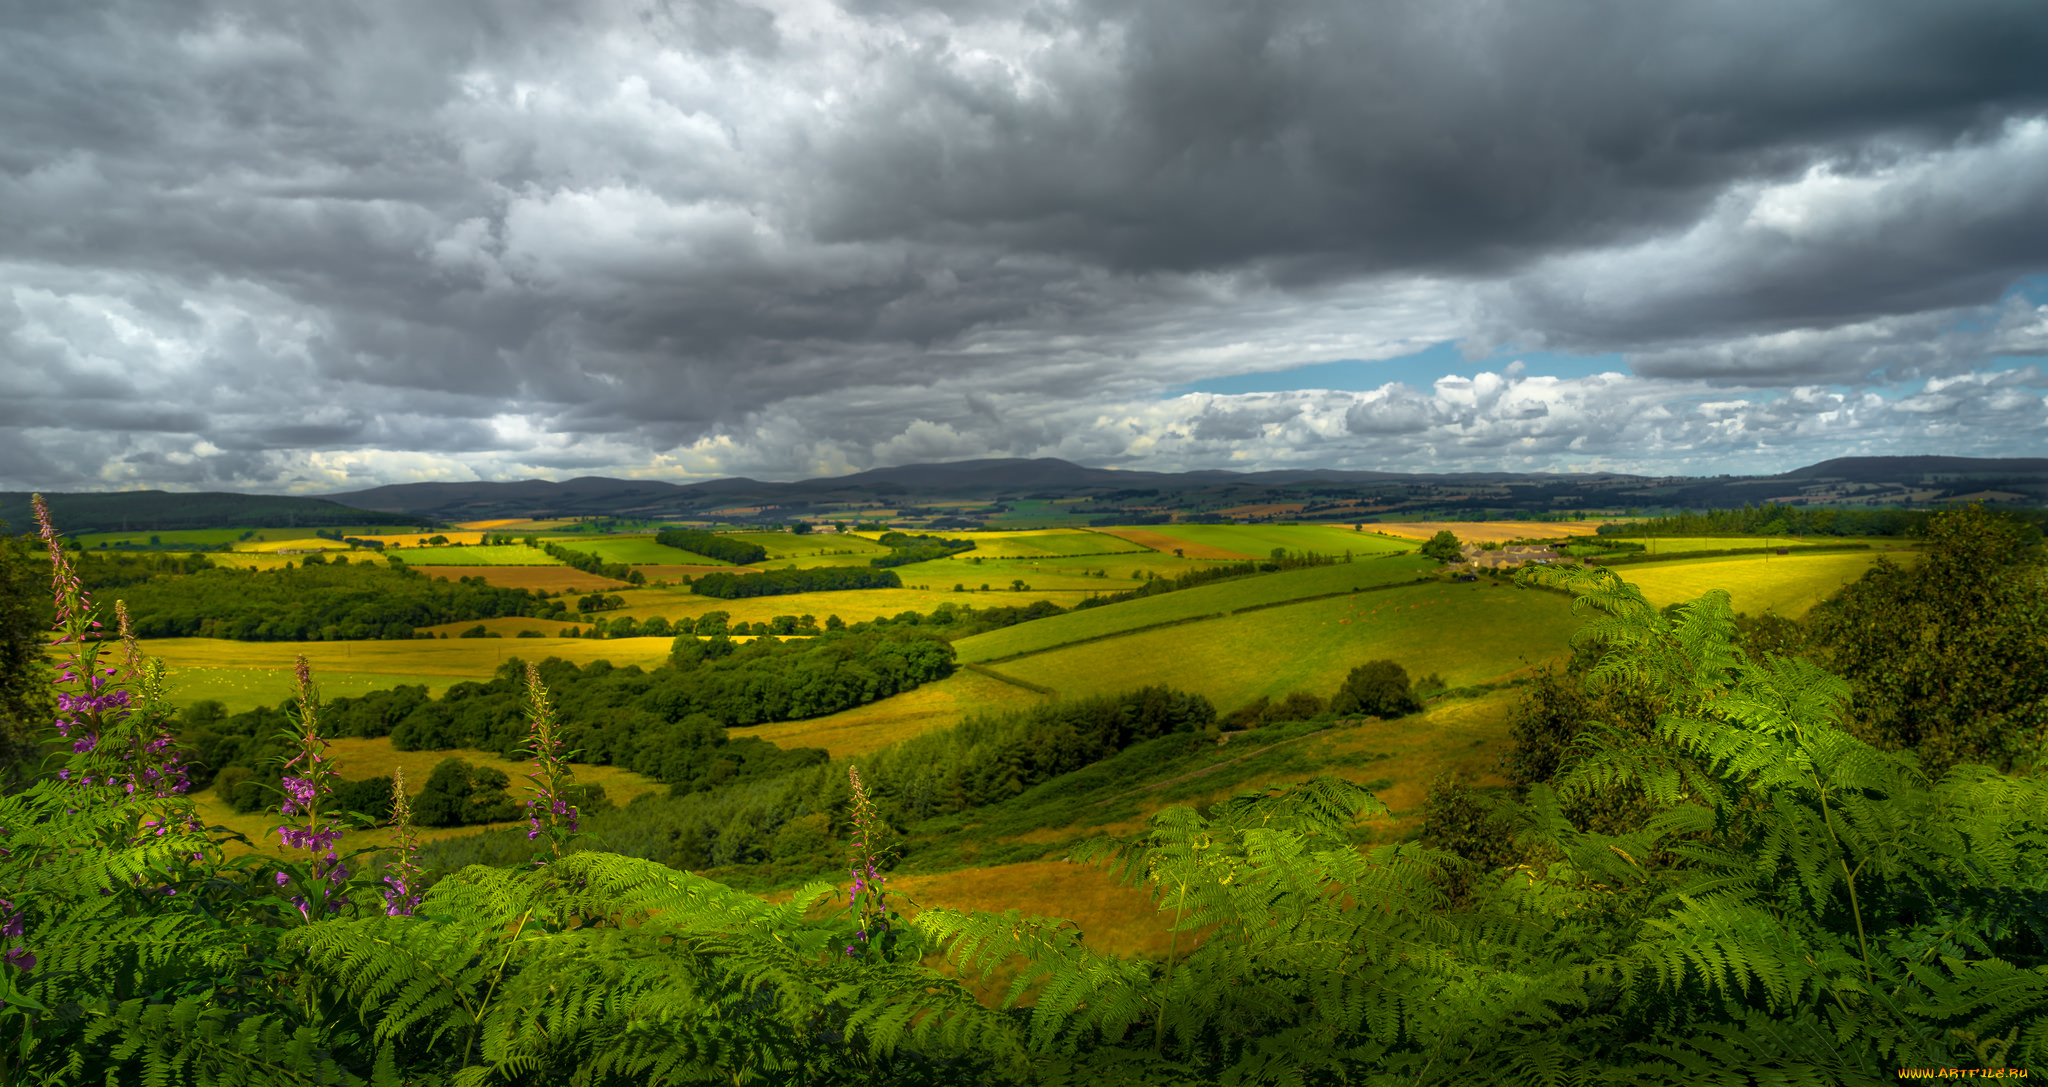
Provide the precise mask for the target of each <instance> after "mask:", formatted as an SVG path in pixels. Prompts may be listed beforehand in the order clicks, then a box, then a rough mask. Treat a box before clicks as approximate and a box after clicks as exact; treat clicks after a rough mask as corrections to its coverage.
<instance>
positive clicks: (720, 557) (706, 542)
mask: <svg viewBox="0 0 2048 1087" xmlns="http://www.w3.org/2000/svg"><path fill="white" fill-rule="evenodd" d="M654 542H655V543H658V544H660V545H661V546H663V547H673V548H676V549H677V550H680V551H688V552H690V553H691V554H693V555H702V556H703V557H705V558H707V559H713V560H716V561H718V562H729V563H732V564H733V565H734V566H752V565H753V564H755V563H757V562H760V561H761V560H762V559H765V558H767V557H768V549H767V548H765V547H762V546H761V545H760V544H756V543H748V542H747V541H745V540H739V539H734V538H733V537H731V536H721V535H719V534H717V533H715V532H699V531H697V530H695V529H687V528H670V529H663V530H662V531H660V532H657V533H655V534H654Z"/></svg>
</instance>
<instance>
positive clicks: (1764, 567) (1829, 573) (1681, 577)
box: [1614, 551, 1914, 619]
mask: <svg viewBox="0 0 2048 1087" xmlns="http://www.w3.org/2000/svg"><path fill="white" fill-rule="evenodd" d="M1880 555H1883V556H1887V557H1889V558H1891V559H1892V561H1894V562H1912V561H1914V553H1913V552H1910V551H1890V552H1886V551H1843V552H1833V553H1830V552H1825V551H1823V552H1819V553H1817V554H1816V553H1812V552H1809V553H1806V554H1798V553H1794V554H1791V555H1733V556H1729V557H1727V558H1717V559H1679V560H1678V561H1676V562H1646V563H1641V564H1635V563H1631V564H1629V565H1626V566H1617V567H1615V568H1614V571H1615V573H1618V574H1620V575H1621V578H1622V580H1623V581H1630V582H1634V583H1635V584H1636V586H1637V587H1639V588H1641V589H1642V590H1643V595H1644V596H1645V597H1648V598H1649V600H1650V603H1652V604H1655V605H1657V606H1658V607H1660V608H1661V607H1663V606H1665V605H1667V604H1674V603H1677V602H1679V601H1681V600H1692V599H1694V598H1696V597H1698V596H1699V595H1700V594H1701V593H1704V592H1706V591H1707V590H1709V589H1726V590H1728V595H1729V597H1730V598H1731V600H1732V602H1733V604H1734V607H1735V610H1736V611H1742V612H1748V613H1749V614H1751V615H1762V614H1764V613H1765V612H1775V613H1776V614H1778V615H1782V616H1784V617H1786V618H1788V619H1797V618H1800V617H1801V616H1804V615H1805V614H1806V613H1807V612H1808V611H1809V610H1811V609H1812V608H1813V606H1814V605H1815V604H1818V603H1820V602H1821V601H1822V600H1825V599H1827V598H1828V597H1830V596H1832V595H1834V593H1835V591H1836V590H1837V589H1840V588H1841V587H1842V586H1844V585H1847V584H1848V583H1850V582H1852V581H1854V580H1856V579H1857V578H1859V577H1862V576H1863V572H1864V571H1865V570H1868V569H1870V565H1871V564H1872V563H1874V562H1876V561H1877V559H1878V557H1879V556H1880Z"/></svg>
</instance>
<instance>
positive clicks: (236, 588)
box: [77, 552, 567, 642]
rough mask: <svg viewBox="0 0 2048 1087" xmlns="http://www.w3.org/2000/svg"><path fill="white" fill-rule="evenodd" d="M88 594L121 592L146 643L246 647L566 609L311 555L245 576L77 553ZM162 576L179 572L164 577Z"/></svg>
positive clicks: (475, 582) (522, 595)
mask: <svg viewBox="0 0 2048 1087" xmlns="http://www.w3.org/2000/svg"><path fill="white" fill-rule="evenodd" d="M77 558H78V559H79V560H80V570H81V574H82V580H84V582H85V584H86V585H87V587H88V588H92V589H111V588H115V587H118V588H119V589H120V590H121V592H120V595H121V597H122V598H124V599H125V600H126V601H127V603H128V611H129V614H130V615H132V616H133V617H134V622H135V632H136V634H137V635H138V636H139V637H143V638H195V637H196V638H226V639H232V640H235V641H244V642H276V641H338V640H354V639H365V638H374V639H385V640H391V639H406V638H412V637H415V636H417V628H419V627H427V626H435V625H438V624H441V623H454V622H461V621H464V620H471V619H494V618H499V617H503V616H528V617H533V618H540V619H560V618H562V617H564V616H565V615H566V614H567V608H566V607H565V606H564V604H563V603H562V602H561V601H560V600H549V599H545V598H544V597H543V596H542V595H541V594H537V593H535V592H533V591H530V590H527V589H507V588H501V587H498V586H494V585H488V584H485V583H484V582H483V581H482V579H481V578H467V577H465V578H462V579H461V580H460V581H457V582H451V581H448V580H447V579H445V578H436V577H431V576H427V575H424V574H421V573H420V572H419V571H416V570H413V569H411V568H409V567H406V566H404V565H402V564H398V563H396V562H385V563H375V562H371V561H369V560H368V559H365V560H363V561H360V562H353V563H352V562H349V561H348V557H347V556H345V555H340V556H335V557H334V558H333V559H327V558H325V557H323V556H320V555H308V556H306V557H305V558H304V559H303V560H302V561H301V562H300V563H299V564H298V565H296V566H286V567H285V568H283V569H276V570H247V569H237V568H234V567H223V566H214V565H212V564H211V563H207V562H205V560H204V559H200V558H197V557H194V558H190V559H183V560H180V559H176V558H174V557H172V556H165V555H149V556H144V555H106V556H101V555H98V554H95V553H91V552H87V553H83V554H81V555H79V556H77ZM161 573H176V574H177V575H178V576H173V577H161V576H157V575H158V574H161Z"/></svg>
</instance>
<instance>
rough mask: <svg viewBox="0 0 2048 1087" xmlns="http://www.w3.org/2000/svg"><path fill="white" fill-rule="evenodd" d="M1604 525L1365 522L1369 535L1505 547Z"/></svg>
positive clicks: (1583, 533)
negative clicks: (1441, 537)
mask: <svg viewBox="0 0 2048 1087" xmlns="http://www.w3.org/2000/svg"><path fill="white" fill-rule="evenodd" d="M1604 523H1605V522H1602V521H1385V522H1382V523H1380V524H1377V525H1376V524H1373V523H1372V522H1370V521H1368V522H1366V526H1365V530H1366V531H1367V532H1369V533H1370V532H1384V533H1386V534H1387V535H1389V536H1398V537H1400V538H1402V539H1406V540H1427V539H1429V538H1430V537H1432V536H1434V535H1436V534H1437V533H1439V532H1444V531H1449V532H1450V534H1451V535H1453V536H1456V537H1457V538H1458V539H1459V540H1460V541H1461V542H1464V543H1506V542H1508V541H1509V540H1552V539H1556V538H1558V537H1560V536H1591V535H1594V534H1595V533H1598V532H1599V531H1600V526H1601V525H1602V524H1604Z"/></svg>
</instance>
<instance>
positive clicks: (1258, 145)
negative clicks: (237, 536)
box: [0, 0, 2048, 493]
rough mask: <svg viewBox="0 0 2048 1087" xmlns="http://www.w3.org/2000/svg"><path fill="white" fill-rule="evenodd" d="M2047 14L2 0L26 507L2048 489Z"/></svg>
mask: <svg viewBox="0 0 2048 1087" xmlns="http://www.w3.org/2000/svg"><path fill="white" fill-rule="evenodd" d="M2044 353H2048V9H2044V8H2043V7H2042V5H2041V3H2040V0H2010V2H1979V0H1941V2H1938V3H1930V2H1926V0H1756V2H1749V0H1698V2H1669V3H1664V2H1660V3H1643V2H1640V0H1613V2H1604V3H1603V2H1583V3H1566V2H1557V0H1414V2H1407V3H1386V2H1361V0H1272V2H1263V0H1156V2H1147V0H1131V2H1118V0H1096V2H1090V0H1079V2H1072V3H1061V2H1047V3H1038V2H1033V0H950V2H940V3H912V2H908V0H841V2H839V3H836V4H835V3H828V2H822V0H762V2H752V0H628V2H617V3H614V2H603V0H596V2H568V0H525V2H520V0H434V2H431V3H420V2H418V0H406V2H402V3H401V2H396V0H393V2H388V3H386V2H356V0H319V2H300V0H250V2H248V3H242V4H230V3H209V2H204V0H137V2H133V3H97V2H92V0H70V2H65V3H53V2H43V0H0V489H28V488H38V489H47V490H96V489H113V488H130V487H141V486H147V487H162V488H167V489H173V490H181V489H184V490H193V489H197V490H240V491H272V492H275V491H296V492H302V493H322V492H331V491H346V490H354V489H360V488H364V487H371V486H376V485H379V484H384V483H400V482H411V481H419V480H467V479H523V478H532V477H543V478H553V479H566V478H570V477H573V476H578V475H613V476H650V477H657V478H664V479H671V480H675V481H678V482H685V481H688V480H691V479H702V478H712V477H720V476H733V475H746V476H752V477H755V478H758V479H794V478H804V477H810V476H821V475H836V474H841V473H845V472H850V471H855V470H859V469H862V468H870V467H878V466H884V465H893V464H904V463H912V462H919V461H938V460H959V459H965V458H972V457H991V456H1019V457H1039V456H1053V457H1063V458H1066V459H1068V460H1072V461H1076V462H1079V463H1082V464H1088V465H1094V466H1106V467H1119V466H1121V467H1132V468H1147V469H1155V470H1166V471H1173V470H1182V469H1192V468H1218V467H1220V468H1278V467H1299V466H1324V467H1340V468H1367V469H1408V470H1424V471H1428V470H1445V471H1457V470H1511V471H1535V470H1556V471H1568V470H1599V469H1606V470H1618V471H1644V472H1653V473H1660V474H1661V473H1667V472H1668V473H1685V474H1712V473H1719V472H1775V471H1781V470H1785V469H1790V468H1793V467H1797V466H1800V465H1803V464H1808V463H1812V462H1814V461H1818V460H1823V459H1826V458H1828V457H1834V456H1842V455H1850V454H1911V453H1946V454H1962V455H1974V456H2001V455H2015V456H2016V455H2042V454H2044V453H2048V440H2044V438H2048V363H2044V362H2043V360H2042V356H2043V354H2044Z"/></svg>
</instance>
